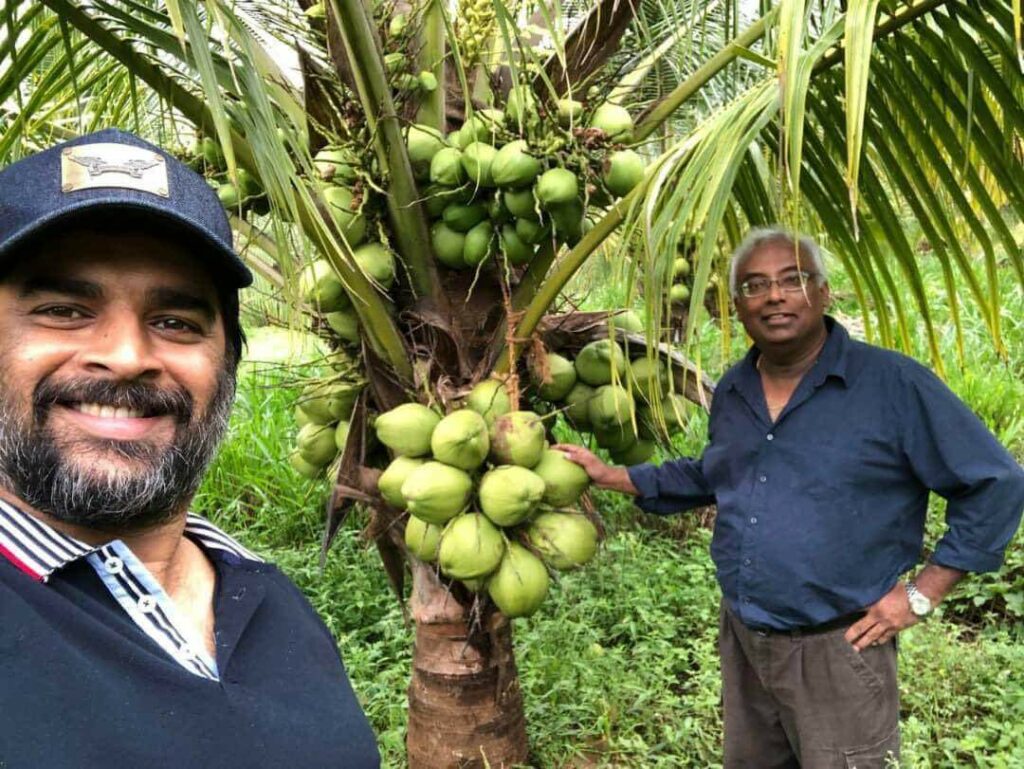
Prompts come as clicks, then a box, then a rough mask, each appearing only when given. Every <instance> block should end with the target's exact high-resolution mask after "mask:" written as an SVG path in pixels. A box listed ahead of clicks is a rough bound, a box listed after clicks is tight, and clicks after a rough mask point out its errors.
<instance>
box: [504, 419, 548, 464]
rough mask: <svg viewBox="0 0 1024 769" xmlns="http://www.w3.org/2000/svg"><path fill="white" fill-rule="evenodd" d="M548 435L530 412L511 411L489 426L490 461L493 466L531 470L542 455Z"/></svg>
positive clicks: (539, 421)
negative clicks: (492, 461) (517, 466)
mask: <svg viewBox="0 0 1024 769" xmlns="http://www.w3.org/2000/svg"><path fill="white" fill-rule="evenodd" d="M546 440H547V433H546V431H545V430H544V423H543V422H542V421H541V419H540V417H539V416H537V414H535V413H534V412H532V411H511V412H509V413H508V414H503V415H502V416H500V417H498V418H497V419H495V420H494V424H493V425H492V426H491V459H492V460H494V462H495V463H496V464H501V465H519V466H520V467H533V466H534V465H536V464H537V463H538V462H539V461H540V458H541V454H542V453H543V452H544V443H545V441H546Z"/></svg>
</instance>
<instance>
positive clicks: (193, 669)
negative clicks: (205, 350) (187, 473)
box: [0, 501, 380, 769]
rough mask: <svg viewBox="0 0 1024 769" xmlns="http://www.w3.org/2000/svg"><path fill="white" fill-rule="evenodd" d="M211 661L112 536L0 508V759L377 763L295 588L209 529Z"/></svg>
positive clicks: (319, 627) (331, 650) (74, 763)
mask: <svg viewBox="0 0 1024 769" xmlns="http://www.w3.org/2000/svg"><path fill="white" fill-rule="evenodd" d="M185 536H187V537H189V538H190V539H191V540H192V541H193V542H195V543H196V544H197V545H198V546H199V547H200V548H202V550H203V552H204V553H205V554H206V556H207V557H208V558H209V559H210V561H211V563H212V564H213V566H214V569H215V571H216V576H217V586H216V592H215V599H214V615H215V639H216V653H215V654H214V655H210V654H208V653H207V651H206V649H205V646H204V644H203V640H202V639H201V638H195V637H192V634H191V630H190V629H189V628H188V626H187V625H186V624H185V623H183V622H181V621H180V619H179V618H178V617H177V615H176V611H175V607H174V604H173V602H172V601H171V600H170V598H169V597H168V595H167V594H166V593H165V592H164V590H163V589H162V587H161V586H160V584H159V583H158V582H157V581H156V579H155V578H154V577H153V576H152V574H151V573H150V572H149V571H148V569H146V567H145V566H144V565H143V564H142V563H141V562H140V561H139V560H138V559H137V558H136V557H135V555H134V554H133V553H132V552H131V550H130V549H129V548H128V547H127V546H126V545H125V544H124V543H123V542H121V541H120V540H115V541H113V542H110V543H107V544H106V545H103V546H100V547H94V546H91V545H88V544H86V543H83V542H80V541H78V540H76V539H73V538H71V537H68V536H66V535H64V534H62V533H60V532H58V531H56V530H55V529H53V528H52V527H50V526H47V525H46V524H45V523H43V522H42V521H40V520H38V519H37V518H35V517H34V516H31V515H29V514H27V513H25V512H23V511H21V510H19V509H17V508H16V507H14V506H12V505H10V504H7V503H6V502H3V501H0V766H3V767H10V769H63V768H64V767H68V768H70V767H75V768H76V769H79V768H83V767H84V768H89V767H100V766H107V765H110V764H112V763H113V764H117V765H119V766H131V767H136V766H138V767H142V766H145V767H150V768H157V769H162V768H163V767H167V769H171V768H172V767H173V768H174V769H183V768H184V767H188V769H193V768H194V769H202V768H205V767H210V769H213V768H214V767H216V768H217V769H221V768H222V767H229V766H238V767H246V769H249V768H250V767H268V769H269V767H282V766H294V767H303V769H305V767H339V766H344V767H346V768H351V769H376V768H377V767H379V765H380V761H379V756H378V752H377V747H376V744H375V739H374V736H373V733H372V732H371V730H370V727H369V724H368V723H367V721H366V718H365V716H364V715H363V713H362V710H361V709H360V707H359V703H358V701H357V700H356V698H355V694H354V693H353V691H352V687H351V685H350V684H349V681H348V677H347V676H346V674H345V669H344V666H343V665H342V663H341V659H340V657H339V655H338V652H337V648H336V646H335V644H334V640H333V638H332V637H331V635H330V633H329V632H328V630H327V628H326V627H325V626H324V624H323V622H322V621H321V620H320V618H319V617H318V616H317V614H316V612H315V611H314V610H313V608H312V607H311V606H310V605H309V603H308V602H307V601H306V599H305V598H304V597H303V596H302V594H301V593H300V592H299V590H298V589H297V588H296V587H295V586H294V585H293V584H292V583H291V582H290V581H289V580H288V579H287V577H285V576H284V575H283V574H281V573H280V572H279V571H278V570H277V569H276V568H275V567H274V566H272V565H270V564H267V563H264V562H263V561H261V560H260V559H259V558H257V557H256V556H255V555H253V554H252V553H250V552H249V551H248V550H246V549H245V548H244V547H242V545H240V544H239V543H238V542H236V541H235V540H234V539H232V538H231V537H230V536H228V535H227V534H225V533H224V532H223V531H221V530H220V529H218V528H217V527H216V526H214V525H213V524H211V523H209V522H208V521H206V520H204V519H203V518H201V517H199V516H196V515H189V517H188V521H187V525H186V529H185Z"/></svg>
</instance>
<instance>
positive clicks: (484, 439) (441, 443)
mask: <svg viewBox="0 0 1024 769" xmlns="http://www.w3.org/2000/svg"><path fill="white" fill-rule="evenodd" d="M490 447H491V440H490V437H489V436H488V434H487V422H485V421H484V418H483V417H482V416H480V415H479V414H478V413H476V412H475V411H473V410H472V409H459V410H458V411H453V412H452V413H451V414H449V415H448V416H446V417H445V418H444V419H442V420H441V421H440V422H438V424H437V427H435V428H434V432H433V434H432V435H431V436H430V450H431V453H433V455H434V459H436V460H438V461H440V462H444V463H445V464H446V465H452V466H453V467H459V468H461V469H463V470H475V469H476V468H478V467H479V466H480V465H482V464H483V462H484V460H485V459H487V452H488V450H489V449H490Z"/></svg>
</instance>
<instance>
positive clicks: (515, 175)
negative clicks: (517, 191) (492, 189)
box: [491, 139, 541, 187]
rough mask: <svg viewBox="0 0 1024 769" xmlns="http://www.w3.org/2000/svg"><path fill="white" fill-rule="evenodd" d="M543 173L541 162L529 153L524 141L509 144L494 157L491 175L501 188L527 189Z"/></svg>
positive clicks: (519, 140)
mask: <svg viewBox="0 0 1024 769" xmlns="http://www.w3.org/2000/svg"><path fill="white" fill-rule="evenodd" d="M540 172H541V164H540V160H538V159H537V158H535V157H534V156H533V155H531V154H530V153H529V150H528V147H527V144H526V142H525V141H523V140H522V139H518V140H516V141H514V142H509V143H508V144H506V145H505V146H504V147H502V148H501V149H500V150H498V152H497V154H496V155H495V156H494V162H493V163H492V164H491V174H492V176H493V178H494V183H495V184H497V185H498V186H499V187H525V186H527V185H529V184H533V180H534V179H536V178H537V175H538V174H539V173H540Z"/></svg>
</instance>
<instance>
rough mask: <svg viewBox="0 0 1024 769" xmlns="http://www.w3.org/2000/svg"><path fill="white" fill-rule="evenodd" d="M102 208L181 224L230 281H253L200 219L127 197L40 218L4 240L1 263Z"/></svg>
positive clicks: (242, 283)
mask: <svg viewBox="0 0 1024 769" xmlns="http://www.w3.org/2000/svg"><path fill="white" fill-rule="evenodd" d="M100 210H102V211H106V212H110V211H113V210H118V211H125V212H131V213H138V214H142V215H144V216H146V217H149V218H152V219H155V220H159V221H161V222H163V223H165V224H169V225H172V226H175V227H180V228H181V229H182V230H184V231H186V232H188V233H189V234H191V235H192V236H194V237H195V239H196V241H197V243H198V244H199V245H201V246H206V247H207V250H206V251H205V252H204V253H205V255H209V256H214V257H217V259H218V264H217V268H218V269H216V270H215V273H216V275H217V277H219V278H220V279H223V280H226V281H228V282H229V283H230V284H231V287H232V288H236V289H237V288H245V287H246V286H249V285H251V284H252V281H253V276H252V273H251V272H250V271H249V268H248V267H246V266H245V264H244V263H243V262H242V260H241V259H240V258H239V257H238V254H236V253H235V252H234V250H233V249H230V248H228V247H227V246H225V245H224V243H223V242H221V241H220V240H218V239H217V238H215V237H214V236H213V235H211V234H210V233H209V231H208V230H207V229H206V228H205V227H203V226H201V225H200V224H198V223H197V222H193V221H192V220H190V219H189V218H188V217H186V216H182V215H180V214H177V213H174V212H169V211H168V210H167V209H166V208H163V207H160V206H153V205H147V204H146V203H144V202H142V201H125V200H124V199H123V198H103V197H90V198H88V199H85V200H82V201H80V202H78V203H75V204H73V205H68V206H66V207H64V208H62V209H60V210H59V211H55V212H52V213H50V214H49V215H47V216H42V217H40V218H38V219H36V220H35V221H33V222H32V224H31V225H30V226H28V227H25V228H23V229H22V230H20V231H18V232H16V233H14V234H13V235H10V236H8V237H7V238H6V239H5V240H4V242H3V243H2V244H0V263H2V262H4V261H5V257H6V256H7V255H9V254H10V253H11V252H12V251H13V250H14V248H15V247H16V246H18V245H19V244H21V243H24V242H25V241H27V240H29V239H30V238H32V237H33V236H36V235H40V234H42V233H44V232H46V231H47V230H52V229H53V228H54V227H56V226H57V225H60V224H65V223H68V222H69V221H71V220H74V219H82V218H85V217H86V215H88V214H90V213H95V212H98V211H100ZM205 266H207V267H209V266H210V265H208V264H207V265H205Z"/></svg>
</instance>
